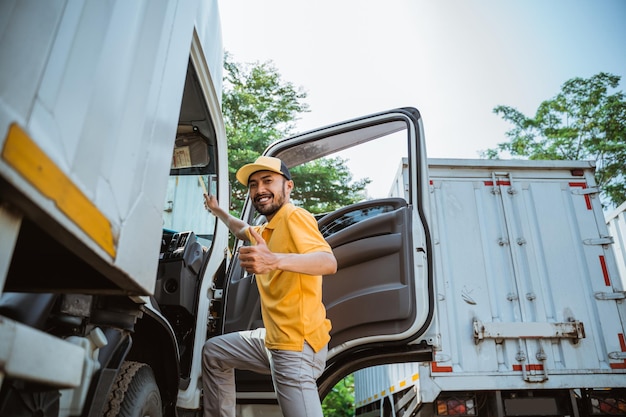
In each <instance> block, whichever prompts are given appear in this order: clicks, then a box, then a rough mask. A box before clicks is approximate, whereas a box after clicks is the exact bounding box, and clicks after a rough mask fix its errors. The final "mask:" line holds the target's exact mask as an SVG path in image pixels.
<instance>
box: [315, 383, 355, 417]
mask: <svg viewBox="0 0 626 417" xmlns="http://www.w3.org/2000/svg"><path fill="white" fill-rule="evenodd" d="M354 411H355V410H354V374H350V375H348V376H347V377H345V378H344V379H342V380H341V381H339V383H337V385H335V386H334V387H333V389H332V390H331V391H330V392H329V393H328V395H326V397H325V398H324V401H322V412H323V413H324V416H325V417H353V416H354Z"/></svg>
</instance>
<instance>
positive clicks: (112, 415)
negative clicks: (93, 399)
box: [102, 361, 160, 417]
mask: <svg viewBox="0 0 626 417" xmlns="http://www.w3.org/2000/svg"><path fill="white" fill-rule="evenodd" d="M149 383H153V384H155V383H154V375H153V373H152V369H151V368H150V367H149V366H148V365H146V364H145V363H141V362H134V361H127V362H124V363H123V364H122V366H121V368H120V371H119V373H118V376H117V378H116V379H115V382H114V383H113V386H112V387H111V391H110V392H109V396H108V398H107V403H106V405H105V409H104V412H103V414H102V416H103V417H118V416H130V415H132V414H131V413H132V410H127V409H126V408H128V407H131V405H130V404H133V405H134V404H136V402H137V401H138V398H139V397H140V396H142V395H143V392H142V391H143V390H144V389H145V386H146V384H149ZM155 387H156V384H155ZM157 391H158V389H157ZM125 400H126V401H125ZM159 400H160V398H159ZM125 405H126V406H127V407H125ZM159 406H160V403H159ZM155 417H156V416H155Z"/></svg>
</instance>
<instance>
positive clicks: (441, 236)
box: [355, 159, 626, 416]
mask: <svg viewBox="0 0 626 417" xmlns="http://www.w3.org/2000/svg"><path fill="white" fill-rule="evenodd" d="M408 167H409V164H408V160H406V159H405V160H403V161H402V163H401V164H400V168H399V170H398V174H397V175H396V177H395V178H394V181H393V182H392V187H391V191H390V195H391V196H401V197H403V198H408V191H409V189H410V187H409V172H410V171H409V169H408ZM428 172H429V180H430V193H431V197H432V198H431V199H430V207H431V213H432V218H431V219H432V221H431V223H430V225H431V227H432V232H433V233H432V236H433V241H434V248H435V249H434V266H435V286H436V295H435V296H436V301H435V302H436V308H435V311H436V318H435V322H434V325H433V329H432V333H431V336H432V338H433V341H435V343H436V346H437V348H436V350H435V359H434V361H432V362H425V363H421V364H393V365H381V366H376V367H371V368H367V369H363V370H359V371H357V372H356V373H355V403H356V407H357V415H358V416H433V415H493V416H504V415H506V416H508V415H524V416H526V415H542V416H545V415H624V413H626V392H625V391H624V389H623V387H624V375H623V373H622V372H623V370H624V368H625V367H626V360H625V359H626V354H625V353H626V345H625V344H624V324H623V320H624V296H625V293H624V284H623V282H622V281H621V280H620V278H619V273H618V268H617V267H616V260H615V258H616V256H615V255H618V256H617V261H618V265H619V257H620V256H619V248H621V247H623V246H622V245H623V242H622V239H623V234H622V235H620V233H619V231H620V228H621V227H623V224H622V223H620V222H623V217H622V218H620V216H623V208H621V209H618V210H616V211H615V212H614V213H613V214H612V215H610V216H607V223H608V224H609V230H608V231H607V229H606V228H605V221H604V217H603V215H602V211H601V210H600V207H599V204H598V201H597V193H598V190H597V188H596V187H595V183H594V180H593V165H591V164H590V163H588V162H562V161H561V162H545V161H489V160H438V159H433V160H430V161H429V171H428ZM611 248H612V249H617V251H616V252H615V255H614V254H613V253H612V251H611ZM623 259H624V258H623V254H622V255H621V262H622V263H623Z"/></svg>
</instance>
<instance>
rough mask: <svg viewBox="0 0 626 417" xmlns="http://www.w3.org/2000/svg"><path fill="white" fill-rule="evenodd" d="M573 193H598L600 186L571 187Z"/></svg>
mask: <svg viewBox="0 0 626 417" xmlns="http://www.w3.org/2000/svg"><path fill="white" fill-rule="evenodd" d="M570 190H571V192H572V194H574V195H588V194H598V193H599V192H600V189H599V188H598V187H589V188H578V187H576V188H571V189H570Z"/></svg>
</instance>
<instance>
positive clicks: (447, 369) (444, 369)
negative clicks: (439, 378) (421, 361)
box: [430, 362, 452, 372]
mask: <svg viewBox="0 0 626 417" xmlns="http://www.w3.org/2000/svg"><path fill="white" fill-rule="evenodd" d="M430 369H431V370H432V371H433V372H452V367H451V366H439V365H438V364H437V362H431V363H430Z"/></svg>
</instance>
